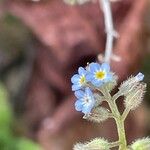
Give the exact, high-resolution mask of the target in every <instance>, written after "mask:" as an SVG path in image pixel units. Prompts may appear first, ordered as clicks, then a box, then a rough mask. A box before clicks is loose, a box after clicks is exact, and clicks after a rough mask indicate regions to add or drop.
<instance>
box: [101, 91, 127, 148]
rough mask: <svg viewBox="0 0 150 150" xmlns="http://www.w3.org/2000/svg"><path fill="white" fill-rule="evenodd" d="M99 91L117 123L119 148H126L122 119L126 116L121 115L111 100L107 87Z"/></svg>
mask: <svg viewBox="0 0 150 150" xmlns="http://www.w3.org/2000/svg"><path fill="white" fill-rule="evenodd" d="M101 92H102V93H103V95H104V97H105V98H106V99H107V102H108V104H109V107H110V109H111V111H112V114H113V116H114V119H115V121H116V124H117V131H118V137H119V143H120V144H119V150H127V141H126V135H125V128H124V120H125V117H126V113H125V116H124V115H123V116H124V117H122V116H121V114H120V112H119V110H118V107H117V104H116V102H115V101H114V100H112V97H111V95H110V93H109V92H108V90H107V89H101ZM127 114H128V113H127Z"/></svg>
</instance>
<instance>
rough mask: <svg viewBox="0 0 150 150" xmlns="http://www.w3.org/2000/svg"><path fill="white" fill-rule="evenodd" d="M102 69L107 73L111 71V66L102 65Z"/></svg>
mask: <svg viewBox="0 0 150 150" xmlns="http://www.w3.org/2000/svg"><path fill="white" fill-rule="evenodd" d="M101 68H102V70H105V71H106V72H109V71H110V66H109V64H108V63H102V65H101Z"/></svg>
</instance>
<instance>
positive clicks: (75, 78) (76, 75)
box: [71, 74, 80, 83]
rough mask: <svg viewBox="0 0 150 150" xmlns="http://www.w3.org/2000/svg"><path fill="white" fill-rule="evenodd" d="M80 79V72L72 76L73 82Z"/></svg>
mask: <svg viewBox="0 0 150 150" xmlns="http://www.w3.org/2000/svg"><path fill="white" fill-rule="evenodd" d="M79 79H80V76H79V75H78V74H75V75H73V76H72V78H71V82H72V83H77V82H78V81H79Z"/></svg>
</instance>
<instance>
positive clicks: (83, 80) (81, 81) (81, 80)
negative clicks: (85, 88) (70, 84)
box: [79, 75, 86, 84]
mask: <svg viewBox="0 0 150 150" xmlns="http://www.w3.org/2000/svg"><path fill="white" fill-rule="evenodd" d="M85 81H86V79H85V76H84V75H83V76H81V78H80V80H79V82H80V84H83V83H85Z"/></svg>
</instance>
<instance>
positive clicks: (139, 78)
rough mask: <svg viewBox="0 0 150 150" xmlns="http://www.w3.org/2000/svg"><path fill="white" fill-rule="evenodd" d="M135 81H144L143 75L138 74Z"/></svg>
mask: <svg viewBox="0 0 150 150" xmlns="http://www.w3.org/2000/svg"><path fill="white" fill-rule="evenodd" d="M135 79H136V80H137V81H142V80H143V79H144V74H142V73H141V72H139V73H138V74H137V75H136V76H135Z"/></svg>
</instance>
